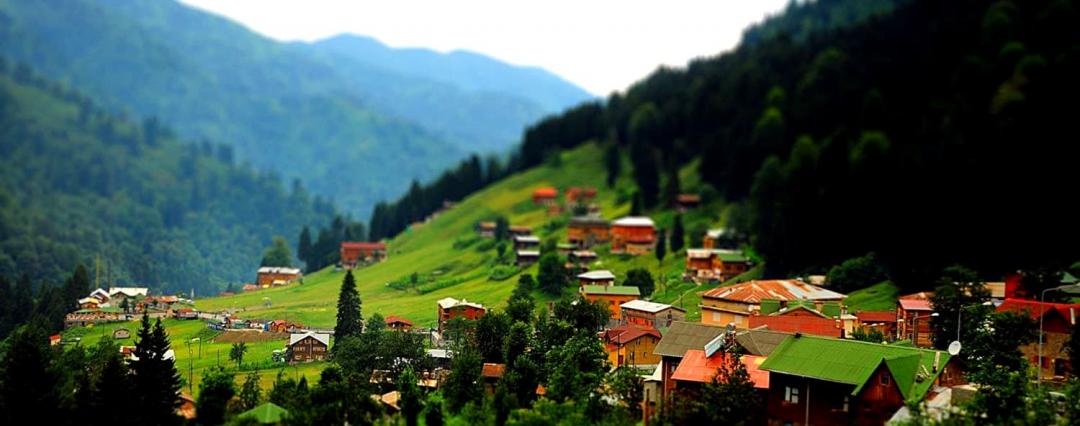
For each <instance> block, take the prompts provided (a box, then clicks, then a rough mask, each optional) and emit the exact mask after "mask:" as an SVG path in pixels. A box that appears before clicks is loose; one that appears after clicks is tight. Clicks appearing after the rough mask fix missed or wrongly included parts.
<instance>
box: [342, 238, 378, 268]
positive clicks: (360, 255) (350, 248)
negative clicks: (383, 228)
mask: <svg viewBox="0 0 1080 426" xmlns="http://www.w3.org/2000/svg"><path fill="white" fill-rule="evenodd" d="M384 260H386V243H384V242H374V243H369V242H355V241H342V242H341V266H342V267H343V268H345V269H352V268H355V267H357V266H358V265H361V264H370V263H378V262H382V261H384Z"/></svg>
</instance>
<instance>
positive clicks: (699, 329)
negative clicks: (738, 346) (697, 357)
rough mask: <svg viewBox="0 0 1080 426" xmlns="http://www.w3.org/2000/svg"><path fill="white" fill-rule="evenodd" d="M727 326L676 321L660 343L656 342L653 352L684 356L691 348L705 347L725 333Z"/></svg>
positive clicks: (661, 354) (663, 354) (662, 354)
mask: <svg viewBox="0 0 1080 426" xmlns="http://www.w3.org/2000/svg"><path fill="white" fill-rule="evenodd" d="M725 331H727V329H726V328H725V327H719V326H714V325H707V324H702V323H697V322H685V321H675V322H672V323H671V327H670V328H668V330H667V332H666V333H664V337H662V338H661V339H660V343H657V344H656V349H653V353H654V354H656V355H660V356H672V357H678V358H682V356H683V354H685V353H686V351H687V350H690V349H703V348H704V347H705V344H706V343H709V342H711V341H712V340H713V339H715V338H716V336H719V335H721V334H724V332H725Z"/></svg>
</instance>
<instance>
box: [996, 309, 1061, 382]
mask: <svg viewBox="0 0 1080 426" xmlns="http://www.w3.org/2000/svg"><path fill="white" fill-rule="evenodd" d="M997 311H998V312H1013V313H1017V314H1022V315H1029V316H1030V317H1031V319H1033V320H1035V321H1039V320H1040V318H1041V319H1042V331H1043V347H1042V359H1040V358H1039V344H1038V341H1036V342H1035V343H1031V344H1028V345H1024V346H1022V347H1020V351H1021V352H1023V354H1024V357H1025V358H1027V359H1028V361H1030V362H1031V365H1033V366H1035V367H1036V368H1038V369H1040V370H1041V371H1042V378H1043V380H1065V379H1066V378H1068V377H1069V376H1071V375H1072V374H1073V373H1072V365H1070V362H1069V353H1068V352H1067V351H1066V350H1065V348H1066V347H1067V345H1068V343H1069V337H1070V336H1071V333H1072V328H1073V327H1075V326H1076V321H1077V316H1080V304H1075V303H1049V302H1038V301H1035V300H1027V299H1005V301H1004V302H1002V303H1001V305H999V306H998V307H997Z"/></svg>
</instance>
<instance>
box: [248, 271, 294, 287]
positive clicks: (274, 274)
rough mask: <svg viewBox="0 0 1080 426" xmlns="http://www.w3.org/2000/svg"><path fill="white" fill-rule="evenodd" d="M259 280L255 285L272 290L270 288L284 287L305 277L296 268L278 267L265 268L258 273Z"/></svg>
mask: <svg viewBox="0 0 1080 426" xmlns="http://www.w3.org/2000/svg"><path fill="white" fill-rule="evenodd" d="M256 274H257V279H256V280H255V285H258V286H259V287H262V288H270V286H276V285H284V284H288V283H291V282H293V281H295V280H298V279H300V277H301V276H302V275H303V274H301V273H300V270H299V269H296V268H283V267H277V266H264V267H261V268H259V270H258V271H257V273H256Z"/></svg>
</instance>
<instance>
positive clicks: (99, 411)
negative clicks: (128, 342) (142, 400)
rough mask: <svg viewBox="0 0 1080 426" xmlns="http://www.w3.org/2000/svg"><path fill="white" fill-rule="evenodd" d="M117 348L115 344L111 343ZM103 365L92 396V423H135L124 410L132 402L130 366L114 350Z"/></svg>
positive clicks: (90, 403) (90, 411)
mask: <svg viewBox="0 0 1080 426" xmlns="http://www.w3.org/2000/svg"><path fill="white" fill-rule="evenodd" d="M109 346H111V347H112V348H115V346H113V345H109ZM110 355H111V356H108V357H107V358H106V360H105V363H104V364H103V365H102V367H101V373H99V375H98V378H97V381H96V382H95V383H94V388H93V392H92V393H91V396H90V402H89V405H90V410H89V411H88V413H92V414H91V418H92V419H94V420H93V421H91V422H90V423H91V424H102V425H106V424H107V425H134V424H136V423H135V422H133V421H132V420H133V419H132V418H131V416H130V415H128V413H125V412H124V411H123V410H117V409H116V407H123V406H125V405H126V404H128V403H129V402H130V398H129V397H128V392H130V391H131V386H132V380H131V374H130V373H129V372H128V368H127V366H126V365H124V361H123V360H122V359H121V358H120V355H119V353H118V352H112V353H111V354H110Z"/></svg>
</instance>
